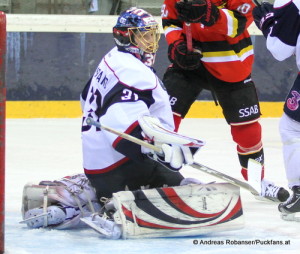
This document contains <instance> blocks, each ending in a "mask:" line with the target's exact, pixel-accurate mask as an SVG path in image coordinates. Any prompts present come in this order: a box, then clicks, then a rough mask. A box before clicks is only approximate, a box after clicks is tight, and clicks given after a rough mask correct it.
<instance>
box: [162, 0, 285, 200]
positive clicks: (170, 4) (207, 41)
mask: <svg viewBox="0 0 300 254" xmlns="http://www.w3.org/2000/svg"><path fill="white" fill-rule="evenodd" d="M253 7H254V4H253V3H252V1H251V0H228V1H226V0H223V1H222V0H192V1H183V0H165V1H164V3H163V6H162V22H163V28H164V33H165V37H166V40H167V43H168V45H169V48H168V57H169V60H170V61H171V63H172V64H171V65H170V66H169V68H168V69H167V71H166V72H165V74H164V77H163V83H164V85H165V86H166V89H167V91H168V93H169V95H170V102H171V105H172V110H173V114H174V120H175V124H176V128H177V129H178V127H179V124H180V121H181V119H183V118H184V117H185V116H186V114H187V113H188V111H189V108H190V106H191V105H192V104H193V102H194V101H195V100H196V99H197V97H198V96H199V94H200V93H201V91H202V90H203V89H207V90H210V91H211V93H212V95H213V97H214V99H215V101H216V102H218V103H219V104H220V106H221V107H222V110H223V114H224V117H225V119H226V121H227V123H228V124H229V125H230V128H231V134H232V138H233V141H234V142H235V143H236V144H237V153H238V157H239V161H240V165H241V168H242V170H241V172H242V175H243V177H244V178H245V180H247V179H248V172H247V168H248V160H249V159H250V158H251V159H254V160H256V161H258V162H259V163H261V165H262V175H261V178H262V193H261V195H262V196H265V197H270V198H272V199H277V200H278V201H285V200H286V199H287V198H288V196H289V193H288V192H287V191H286V190H285V189H284V188H281V187H277V186H275V185H274V184H273V183H271V182H269V181H267V180H265V179H264V170H263V169H264V152H263V144H262V137H261V125H260V124H259V122H258V120H259V118H260V115H261V112H260V107H259V101H258V98H257V93H256V89H255V85H254V82H253V80H252V78H251V71H252V64H253V59H254V57H253V46H252V42H251V38H250V35H249V33H248V31H247V28H248V27H249V25H250V24H251V23H252V21H253V17H252V9H253ZM190 40H192V41H190ZM190 44H192V48H189V47H190V46H189V45H190Z"/></svg>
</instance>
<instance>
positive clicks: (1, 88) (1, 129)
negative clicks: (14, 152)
mask: <svg viewBox="0 0 300 254" xmlns="http://www.w3.org/2000/svg"><path fill="white" fill-rule="evenodd" d="M5 56H6V16H5V13H4V12H1V11H0V254H1V253H4V231H5V223H4V214H5V202H4V200H5V116H6V114H5V109H6V88H5Z"/></svg>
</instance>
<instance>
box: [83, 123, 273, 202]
mask: <svg viewBox="0 0 300 254" xmlns="http://www.w3.org/2000/svg"><path fill="white" fill-rule="evenodd" d="M86 123H87V124H88V125H93V126H95V127H97V128H100V129H101V128H102V129H103V130H106V131H109V132H111V133H114V134H116V135H118V136H120V137H122V138H124V139H127V140H129V141H131V142H134V143H136V144H139V145H141V146H144V147H147V148H149V149H151V150H153V151H155V152H157V153H160V154H162V150H161V149H160V148H159V147H157V146H154V145H152V144H149V143H147V142H145V141H143V140H140V139H138V138H135V137H133V136H131V135H129V134H126V133H124V132H119V131H117V130H114V129H112V128H110V127H107V126H104V125H102V124H100V123H99V122H96V121H94V120H93V119H92V118H90V117H88V118H87V119H86ZM251 163H254V162H253V160H249V164H251ZM189 166H191V167H193V168H195V169H198V170H200V171H202V172H204V173H207V174H210V175H212V176H214V177H217V178H219V179H222V180H224V181H226V182H229V183H231V184H233V185H235V186H238V187H240V188H242V189H244V190H247V191H249V192H251V193H252V194H253V195H254V196H256V197H259V199H262V200H268V201H270V200H269V199H267V198H264V197H260V195H259V192H258V191H257V190H256V189H255V188H253V187H252V186H251V185H250V184H248V183H246V182H243V181H240V180H238V179H236V178H233V177H231V176H229V175H226V174H224V173H221V172H219V171H217V170H215V169H212V168H209V167H207V166H204V165H202V164H200V163H197V162H194V163H193V164H191V165H189Z"/></svg>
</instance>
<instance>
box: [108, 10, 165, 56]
mask: <svg viewBox="0 0 300 254" xmlns="http://www.w3.org/2000/svg"><path fill="white" fill-rule="evenodd" d="M113 36H114V39H115V42H116V45H117V47H118V49H119V50H120V51H125V52H130V53H132V54H134V55H135V56H136V57H138V58H139V59H141V60H142V61H143V58H145V57H146V58H149V55H152V56H153V57H154V55H155V52H156V51H157V50H158V41H159V39H160V32H159V26H158V23H157V22H156V21H155V19H154V18H153V16H152V15H151V14H149V13H148V12H146V11H144V10H143V9H138V8H136V7H132V8H130V9H128V10H127V11H125V12H123V13H122V14H121V15H120V16H119V18H118V21H117V24H116V25H115V26H114V27H113ZM143 62H144V61H143Z"/></svg>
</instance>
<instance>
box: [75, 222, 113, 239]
mask: <svg viewBox="0 0 300 254" xmlns="http://www.w3.org/2000/svg"><path fill="white" fill-rule="evenodd" d="M80 220H81V221H82V222H83V223H85V224H86V225H88V226H89V227H91V228H92V229H94V230H95V231H96V232H97V233H99V234H101V235H103V236H104V237H106V238H110V236H111V235H110V234H109V233H108V232H107V231H106V230H104V229H103V228H101V227H99V226H98V225H97V224H96V223H95V222H94V221H92V220H91V219H88V218H80Z"/></svg>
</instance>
